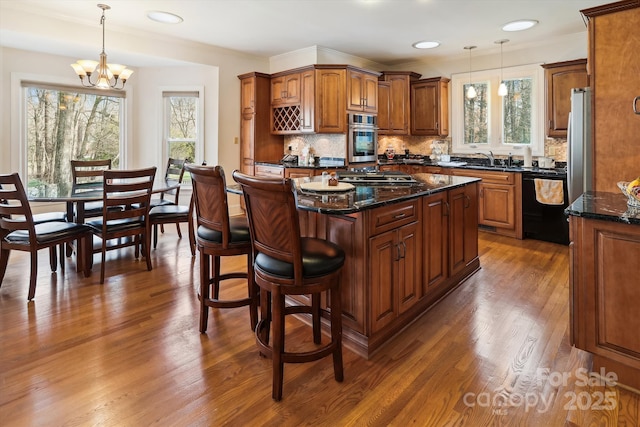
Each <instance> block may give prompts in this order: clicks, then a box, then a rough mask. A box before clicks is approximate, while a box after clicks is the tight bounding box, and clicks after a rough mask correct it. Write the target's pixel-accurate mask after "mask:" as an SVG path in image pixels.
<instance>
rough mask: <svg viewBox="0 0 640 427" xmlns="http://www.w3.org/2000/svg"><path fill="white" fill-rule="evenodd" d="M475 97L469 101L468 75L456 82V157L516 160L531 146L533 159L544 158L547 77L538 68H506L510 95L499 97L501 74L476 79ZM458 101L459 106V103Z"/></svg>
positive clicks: (456, 77)
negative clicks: (472, 155) (508, 157)
mask: <svg viewBox="0 0 640 427" xmlns="http://www.w3.org/2000/svg"><path fill="white" fill-rule="evenodd" d="M472 78H473V80H472V82H471V84H472V85H473V87H474V88H475V90H476V93H477V95H476V97H475V98H472V99H468V98H467V97H466V96H465V94H466V91H467V89H468V87H469V74H468V73H461V74H456V75H453V76H452V97H453V100H454V102H452V105H453V111H452V122H453V123H452V124H453V126H452V135H451V136H452V143H453V152H456V153H477V152H480V151H484V152H486V151H488V150H491V151H492V152H493V153H494V154H505V155H506V154H509V153H513V154H515V155H518V154H519V153H518V150H521V149H522V148H523V147H525V146H529V147H531V149H532V152H533V153H534V154H535V155H543V152H544V127H543V126H544V123H543V119H544V110H543V108H544V73H543V70H542V67H540V66H539V65H525V66H520V67H511V68H505V69H504V70H503V79H504V80H503V81H504V83H505V85H506V86H507V89H508V94H507V95H506V96H504V97H500V96H498V86H499V85H500V69H495V70H485V71H477V72H473V73H472ZM457 100H460V102H456V101H457Z"/></svg>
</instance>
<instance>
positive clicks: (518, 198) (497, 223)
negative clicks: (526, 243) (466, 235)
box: [449, 168, 523, 239]
mask: <svg viewBox="0 0 640 427" xmlns="http://www.w3.org/2000/svg"><path fill="white" fill-rule="evenodd" d="M449 173H450V174H451V175H458V176H472V177H476V178H481V179H482V182H481V183H480V184H479V186H478V187H479V197H478V218H479V224H480V225H482V226H483V227H482V228H483V229H484V230H486V231H492V232H495V233H498V234H503V235H505V236H510V237H515V238H517V239H522V237H523V235H522V174H520V173H516V172H500V171H484V170H469V169H456V168H454V169H450V171H449Z"/></svg>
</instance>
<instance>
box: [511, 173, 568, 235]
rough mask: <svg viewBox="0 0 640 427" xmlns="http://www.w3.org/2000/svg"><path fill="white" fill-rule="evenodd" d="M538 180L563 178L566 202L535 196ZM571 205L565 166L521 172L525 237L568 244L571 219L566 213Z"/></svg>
mask: <svg viewBox="0 0 640 427" xmlns="http://www.w3.org/2000/svg"><path fill="white" fill-rule="evenodd" d="M536 179H550V180H560V181H562V188H563V192H564V203H562V204H561V205H549V204H543V203H540V202H538V200H537V199H536V187H535V180H536ZM567 206H569V194H568V192H567V174H566V173H565V171H564V168H561V169H547V170H539V171H532V172H523V173H522V231H523V234H524V236H525V237H526V238H531V239H536V240H544V241H546V242H554V243H561V244H563V245H568V244H569V222H568V221H567V217H566V216H565V214H564V210H565V208H566V207H567Z"/></svg>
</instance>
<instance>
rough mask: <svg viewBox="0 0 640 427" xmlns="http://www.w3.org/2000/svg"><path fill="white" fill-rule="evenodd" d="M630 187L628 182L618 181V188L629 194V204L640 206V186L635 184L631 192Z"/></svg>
mask: <svg viewBox="0 0 640 427" xmlns="http://www.w3.org/2000/svg"><path fill="white" fill-rule="evenodd" d="M628 187H629V183H628V182H624V181H620V182H618V188H619V189H620V191H622V193H623V194H624V195H625V196H627V205H629V206H633V207H635V208H640V186H635V187H634V188H632V190H631V192H629V189H628Z"/></svg>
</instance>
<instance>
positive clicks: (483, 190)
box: [479, 183, 516, 230]
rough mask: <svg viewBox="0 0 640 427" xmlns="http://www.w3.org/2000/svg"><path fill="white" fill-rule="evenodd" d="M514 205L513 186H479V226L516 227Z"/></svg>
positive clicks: (486, 184) (484, 184)
mask: <svg viewBox="0 0 640 427" xmlns="http://www.w3.org/2000/svg"><path fill="white" fill-rule="evenodd" d="M515 204H516V192H515V186H513V185H502V184H489V183H482V184H480V212H479V214H480V218H479V222H480V224H483V225H489V226H493V227H500V228H507V229H510V230H512V229H514V228H515V227H516V215H515Z"/></svg>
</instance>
